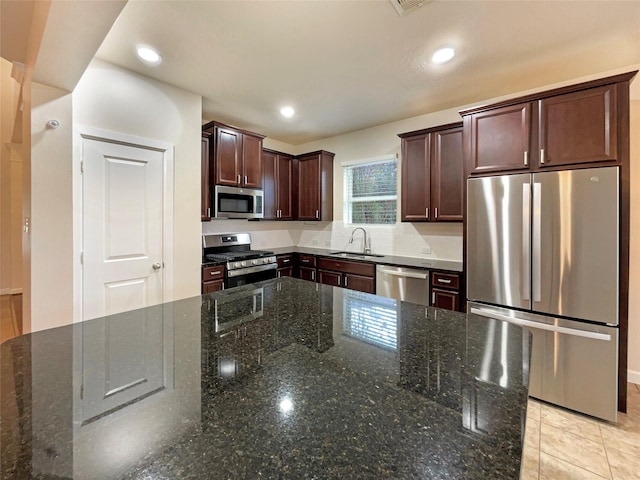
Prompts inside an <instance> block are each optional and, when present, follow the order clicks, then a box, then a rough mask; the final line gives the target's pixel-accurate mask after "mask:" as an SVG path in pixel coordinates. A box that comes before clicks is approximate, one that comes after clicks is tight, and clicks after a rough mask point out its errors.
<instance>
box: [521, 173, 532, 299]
mask: <svg viewBox="0 0 640 480" xmlns="http://www.w3.org/2000/svg"><path fill="white" fill-rule="evenodd" d="M530 293H531V184H529V183H525V184H524V185H522V298H523V300H529V299H530V298H531V297H530V296H529V294H530Z"/></svg>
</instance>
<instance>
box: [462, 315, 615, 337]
mask: <svg viewBox="0 0 640 480" xmlns="http://www.w3.org/2000/svg"><path fill="white" fill-rule="evenodd" d="M471 313H475V314H476V315H481V316H483V317H488V318H493V319H495V320H503V321H505V322H508V323H512V324H514V325H519V326H521V327H529V328H535V329H538V330H548V331H550V332H556V333H562V334H565V335H573V336H576V337H584V338H591V339H593V340H604V341H605V342H610V341H611V335H609V334H607V333H598V332H588V331H586V330H577V329H575V328H568V327H560V326H558V325H548V324H546V323H540V322H534V321H531V320H524V319H522V318H517V317H510V316H508V315H503V314H501V313H500V312H496V311H495V310H485V309H483V308H474V307H471Z"/></svg>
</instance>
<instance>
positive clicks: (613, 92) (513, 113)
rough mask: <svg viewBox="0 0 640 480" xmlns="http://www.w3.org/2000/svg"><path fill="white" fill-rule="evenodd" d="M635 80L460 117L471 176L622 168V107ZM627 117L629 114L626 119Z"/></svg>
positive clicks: (607, 81)
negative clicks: (553, 170) (519, 171)
mask: <svg viewBox="0 0 640 480" xmlns="http://www.w3.org/2000/svg"><path fill="white" fill-rule="evenodd" d="M632 76H633V74H622V75H616V76H614V77H608V78H603V79H599V80H594V81H591V82H586V83H582V84H577V85H571V86H568V87H563V88H558V89H555V90H550V91H547V92H542V93H538V94H533V95H528V96H526V97H521V98H515V99H511V100H506V101H504V102H500V103H497V104H494V105H485V106H482V107H478V108H473V109H469V110H464V111H462V112H460V114H461V115H462V116H463V122H464V131H465V133H464V135H465V140H464V141H465V149H466V153H465V157H466V166H467V170H468V173H469V174H470V175H481V174H485V173H492V172H511V171H518V170H526V171H541V170H547V169H559V168H575V167H580V166H584V165H589V166H597V165H594V164H599V165H605V164H610V163H611V162H616V163H620V161H621V155H620V148H621V147H620V145H619V144H620V142H621V141H622V142H623V143H624V139H621V137H620V132H619V130H620V128H619V124H620V111H621V107H620V102H621V101H624V99H626V98H627V96H628V93H627V92H626V91H625V89H626V90H628V88H629V87H628V82H629V80H630V78H631V77H632ZM625 115H626V114H625Z"/></svg>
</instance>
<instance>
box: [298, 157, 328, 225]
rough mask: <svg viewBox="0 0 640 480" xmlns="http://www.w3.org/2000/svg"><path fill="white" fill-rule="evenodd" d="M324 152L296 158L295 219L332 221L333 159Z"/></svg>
mask: <svg viewBox="0 0 640 480" xmlns="http://www.w3.org/2000/svg"><path fill="white" fill-rule="evenodd" d="M334 155H335V154H333V153H331V152H327V151H325V150H319V151H317V152H311V153H306V154H304V155H300V156H298V157H296V158H297V162H298V165H297V169H298V175H297V180H298V181H297V189H298V195H297V197H298V198H297V199H298V201H297V213H298V215H297V219H298V220H321V221H327V222H330V221H332V220H333V157H334Z"/></svg>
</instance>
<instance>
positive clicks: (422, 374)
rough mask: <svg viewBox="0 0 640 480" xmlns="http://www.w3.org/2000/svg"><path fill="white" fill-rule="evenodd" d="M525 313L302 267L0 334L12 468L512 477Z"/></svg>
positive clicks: (77, 473)
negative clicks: (400, 291) (458, 306)
mask: <svg viewBox="0 0 640 480" xmlns="http://www.w3.org/2000/svg"><path fill="white" fill-rule="evenodd" d="M529 346H530V337H529V334H528V333H526V332H525V331H524V330H522V329H521V328H519V327H516V326H513V325H508V324H506V323H503V322H500V321H496V320H489V319H486V318H483V317H476V316H473V315H470V316H466V315H464V314H461V313H457V312H451V311H447V310H440V309H435V308H430V307H424V306H420V305H415V304H410V303H405V302H398V301H395V300H392V299H388V298H383V297H377V296H375V295H368V294H364V293H360V292H355V291H349V290H343V289H339V288H334V287H329V286H325V285H319V284H316V283H312V282H307V281H303V280H297V279H291V278H279V279H274V280H269V281H265V282H261V283H257V284H252V285H245V286H242V287H238V288H234V289H230V290H226V291H222V292H217V293H214V294H209V295H203V296H202V297H194V298H189V299H185V300H180V301H176V302H171V303H167V304H164V305H159V306H155V307H149V308H146V309H143V310H137V311H133V312H127V313H123V314H119V315H113V316H110V317H105V318H102V319H97V320H91V321H87V322H82V323H78V324H74V325H70V326H66V327H61V328H56V329H52V330H47V331H42V332H37V333H35V334H32V335H26V336H23V337H19V338H16V339H13V340H10V341H8V342H6V343H4V344H3V345H2V347H1V358H0V362H1V368H2V372H1V373H2V404H1V410H0V414H1V419H0V420H1V425H2V436H1V448H2V452H1V453H2V478H3V479H9V478H10V479H23V478H24V479H26V478H42V479H66V478H73V479H94V478H101V479H107V478H123V479H138V478H140V479H142V478H153V479H205V478H213V479H217V478H220V479H242V478H248V479H256V478H268V479H275V478H282V479H285V478H286V479H303V478H318V479H350V478H353V479H368V478H371V479H391V478H394V479H395V478H398V479H405V478H406V479H410V478H411V479H413V478H415V479H418V478H420V479H446V478H455V479H489V478H490V479H515V478H518V476H519V472H520V463H521V454H522V443H523V437H524V427H525V418H526V406H527V385H528V363H529Z"/></svg>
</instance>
